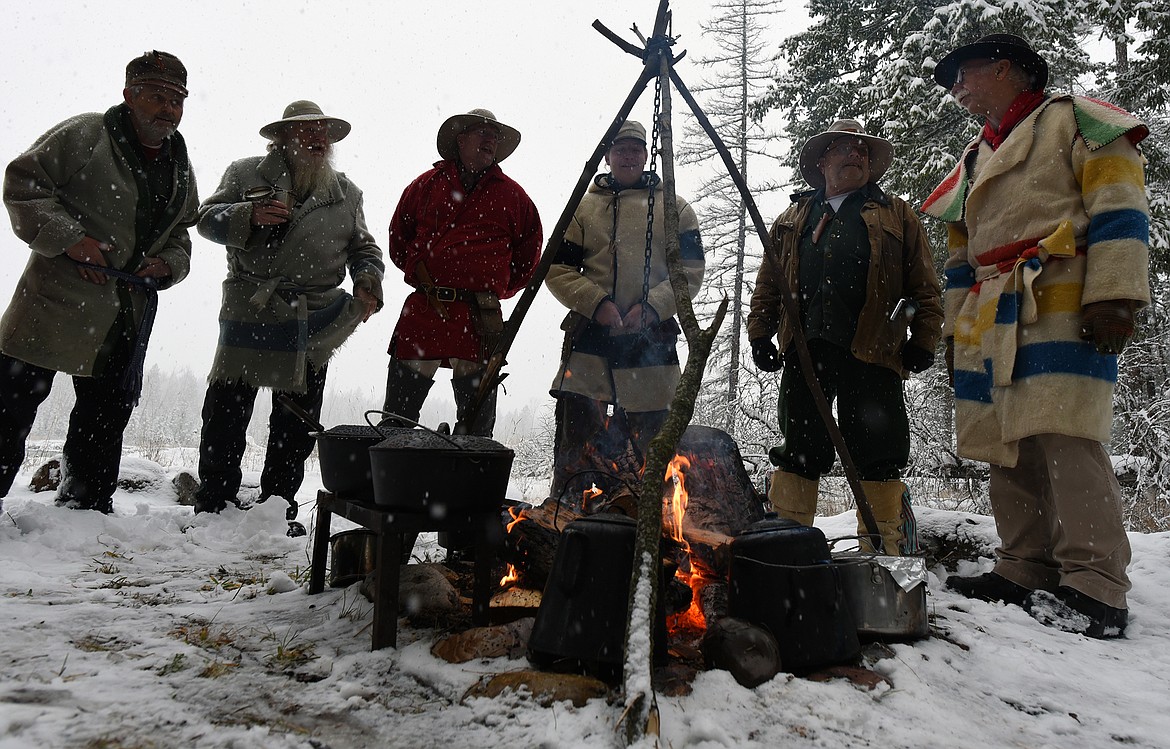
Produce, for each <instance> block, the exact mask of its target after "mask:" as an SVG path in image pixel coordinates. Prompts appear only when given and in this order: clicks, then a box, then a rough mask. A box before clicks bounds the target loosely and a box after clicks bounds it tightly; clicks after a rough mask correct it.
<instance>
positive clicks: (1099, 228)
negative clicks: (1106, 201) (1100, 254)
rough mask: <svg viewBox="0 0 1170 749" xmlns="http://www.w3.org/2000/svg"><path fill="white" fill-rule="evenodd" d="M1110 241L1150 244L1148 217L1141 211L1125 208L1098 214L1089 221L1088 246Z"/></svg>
mask: <svg viewBox="0 0 1170 749" xmlns="http://www.w3.org/2000/svg"><path fill="white" fill-rule="evenodd" d="M1111 239H1136V240H1139V241H1141V242H1143V243H1144V244H1149V243H1150V217H1149V216H1147V215H1146V214H1145V213H1144V212H1142V211H1136V210H1133V209H1132V208H1126V209H1122V210H1118V211H1106V212H1105V213H1098V214H1097V215H1096V216H1093V217H1092V218H1091V219H1089V244H1090V245H1093V244H1096V243H1097V242H1108V241H1109V240H1111Z"/></svg>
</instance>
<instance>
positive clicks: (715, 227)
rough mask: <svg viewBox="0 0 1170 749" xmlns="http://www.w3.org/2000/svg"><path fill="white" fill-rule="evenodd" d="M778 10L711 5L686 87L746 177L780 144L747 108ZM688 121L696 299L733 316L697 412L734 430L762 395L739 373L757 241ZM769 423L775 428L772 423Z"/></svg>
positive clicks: (761, 78) (762, 188)
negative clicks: (696, 226)
mask: <svg viewBox="0 0 1170 749" xmlns="http://www.w3.org/2000/svg"><path fill="white" fill-rule="evenodd" d="M781 10H782V8H781V5H780V3H779V2H776V0H721V2H716V3H714V4H713V5H712V11H713V16H712V17H711V19H710V20H709V21H707V22H705V23H703V24H701V26H702V29H703V34H704V36H706V37H708V38H709V39H710V40H711V41H712V42H713V43H714V44H715V47H716V48H717V51H716V52H715V53H713V54H711V55H709V56H706V57H703V58H701V59H699V60H698V64H699V65H700V66H702V67H703V68H704V69H706V70H707V71H708V76H707V77H705V78H703V79H702V80H701V81H700V82H699V83H698V85H695V86H692V87H690V90H691V91H692V93H694V94H695V96H696V98H697V99H698V100H699V101H700V103H701V104H702V105H703V111H704V112H706V114H707V116H708V118H709V119H710V120H711V123H712V124H713V125H714V127H715V129H716V131H717V132H718V133H719V135H720V137H721V138H722V139H723V142H724V143H725V144H726V145H727V147H728V149H729V150H730V151H731V153H732V154H733V156H734V158H735V161H736V165H737V166H738V167H739V171H740V173H741V174H743V176H744V178H745V179H748V178H749V175H751V174H753V173H754V169H752V168H751V167H750V164H751V163H752V162H758V161H760V160H762V159H767V160H769V161H771V160H774V159H775V158H776V154H777V153H778V152H779V151H778V149H777V148H776V146H775V144H776V142H777V137H776V135H775V134H774V133H770V132H768V131H767V130H766V129H765V128H764V127H763V126H762V125H761V124H760V123H759V122H758V121H754V120H753V119H752V118H751V117H750V112H749V110H750V107H751V105H752V102H753V101H755V100H756V99H757V98H759V97H760V96H763V95H764V93H765V92H766V91H767V88H768V86H769V85H770V84H771V83H772V81H773V80H775V76H776V66H775V63H774V61H773V54H772V52H771V49H772V41H771V39H772V37H770V36H768V34H767V32H768V30H769V29H768V26H767V17H768V16H775V15H776V14H778V13H780V12H781ZM687 123H688V124H687V126H686V127H685V129H684V134H683V139H682V145H681V147H680V148H679V162H680V163H682V164H707V165H709V166H710V168H709V170H708V171H707V175H706V176H705V177H704V179H703V181H702V182H701V183H700V184H699V187H698V188H697V189H696V190H694V191H693V192H691V193H690V194H689V197H690V198H691V202H692V203H693V204H694V207H695V210H696V212H697V213H698V215H699V221H700V226H701V231H702V235H703V245H704V249H705V251H706V253H707V269H706V273H705V275H704V278H703V288H702V290H701V292H700V295H699V299H698V304H697V306H698V308H699V311H700V314H705V315H710V314H711V313H712V312H713V311H714V309H715V307H716V306H718V304H719V302H720V301H721V300H722V299H723V298H724V297H725V296H726V297H728V298H729V299H730V300H731V302H730V308H729V310H730V320H729V322H730V324H729V325H727V326H725V327H724V329H723V331H722V332H721V333H720V335H719V337H718V338H717V339H716V341H715V345H714V347H713V349H712V352H711V362H710V363H709V364H708V367H707V372H706V378H707V381H708V386H706V387H704V388H703V391H702V393H703V394H701V395H700V402H699V403H698V404H697V405H696V412H697V415H698V420H699V421H701V422H703V423H707V424H710V425H712V426H716V427H719V428H721V429H724V430H725V431H727V432H728V433H730V434H737V432H738V430H739V423H738V422H739V421H740V418H739V414H738V412H739V409H740V408H741V405H742V406H746V407H747V408H748V410H749V411H751V412H752V413H755V412H757V411H758V410H759V409H758V405H759V400H760V396H761V392H760V387H759V383H758V381H757V380H756V379H755V378H746V379H744V378H743V377H742V375H743V368H744V361H743V356H742V354H741V351H742V345H741V344H742V343H743V340H742V337H743V334H744V324H743V319H744V317H745V315H746V313H747V308H748V304H749V302H750V298H751V288H752V280H753V279H754V278H755V272H756V269H757V268H758V267H759V259H760V253H761V249H760V246H759V242H758V241H757V240H756V239H755V231H754V230H753V228H752V225H751V221H750V219H749V218H748V215H747V208H746V206H745V205H744V202H743V198H742V197H741V196H740V194H739V191H738V190H737V189H736V187H735V184H734V183H733V181H732V179H731V177H730V175H728V173H727V170H726V169H725V168H724V167H723V164H722V162H721V161H720V159H719V156H718V154H717V152H716V150H715V146H714V145H713V144H712V143H711V140H710V138H708V137H707V135H706V134H705V133H704V132H703V130H702V128H700V127H699V126H698V125H697V124H696V123H695V122H694V121H693V119H692V118H689V117H688V119H687ZM773 189H775V185H774V184H773V183H772V182H768V181H763V182H757V183H755V184H752V192H753V194H759V193H764V192H768V191H770V190H773ZM748 366H750V360H749V362H748ZM773 410H774V408H773ZM774 420H775V419H774V417H773V422H774ZM766 431H770V432H772V433H773V434H774V429H772V430H766Z"/></svg>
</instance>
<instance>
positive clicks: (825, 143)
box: [800, 119, 894, 189]
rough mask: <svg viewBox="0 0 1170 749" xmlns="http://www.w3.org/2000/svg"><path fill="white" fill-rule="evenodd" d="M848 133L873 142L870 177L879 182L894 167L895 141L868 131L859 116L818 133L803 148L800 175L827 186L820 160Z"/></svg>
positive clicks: (819, 186) (870, 157) (820, 186)
mask: <svg viewBox="0 0 1170 749" xmlns="http://www.w3.org/2000/svg"><path fill="white" fill-rule="evenodd" d="M845 136H855V137H857V138H858V139H859V140H862V141H865V144H866V145H867V146H869V179H870V181H871V182H876V181H878V180H879V179H881V176H882V175H883V174H885V173H886V170H887V169H889V168H890V164H891V163H893V161H894V144H893V143H891V142H889V141H888V140H886V139H885V138H879V137H877V136H876V135H868V134H866V132H865V128H863V127H862V126H861V123H860V122H858V121H857V120H848V119H846V120H837V121H836V122H834V123H833V124H832V125H830V126H829V129H828V130H826V131H824V132H823V133H817V134H816V135H814V136H813V137H811V138H809V139H808V140H807V141H805V143H804V147H803V148H801V149H800V175H801V176H802V177H804V181H805V182H807V183H809V184H810V185H812V186H813V187H815V188H817V189H820V188H822V187H824V186H825V175H823V174H821V170H820V168H818V167H817V162H818V161H820V159H821V156H822V155H823V154H824V153H825V151H826V150H828V148H829V146H830V145H831V144H832V143H833V141H835V140H837V139H838V138H841V137H845Z"/></svg>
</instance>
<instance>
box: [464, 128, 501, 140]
mask: <svg viewBox="0 0 1170 749" xmlns="http://www.w3.org/2000/svg"><path fill="white" fill-rule="evenodd" d="M463 133H464V135H478V136H479V137H481V138H483V139H484V140H499V139H500V131H499V130H497V129H495V128H494V127H487V126H484V127H473V128H470V129H468V130H464V131H463Z"/></svg>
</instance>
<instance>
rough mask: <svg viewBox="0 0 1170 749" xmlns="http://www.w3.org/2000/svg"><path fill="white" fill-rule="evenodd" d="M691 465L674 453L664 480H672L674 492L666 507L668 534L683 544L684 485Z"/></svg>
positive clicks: (685, 493)
mask: <svg viewBox="0 0 1170 749" xmlns="http://www.w3.org/2000/svg"><path fill="white" fill-rule="evenodd" d="M690 467H691V461H690V460H688V459H687V458H686V457H685V456H683V455H675V456H674V459H673V460H671V461H670V464H669V465H667V466H666V480H667V481H672V482H674V494H673V495H672V496H671V498H670V502H669V505H668V507H667V508H665V509H666V511H667V512H666V517H667V518H669V524H670V535H671V537H672V538H673V539H674V540H675V541H681V542H682V543H683V544H684V545H685V544H686V539H684V538H683V532H682V530H683V516H684V515H686V512H687V487H686V472H687V470H688V469H689V468H690Z"/></svg>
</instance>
